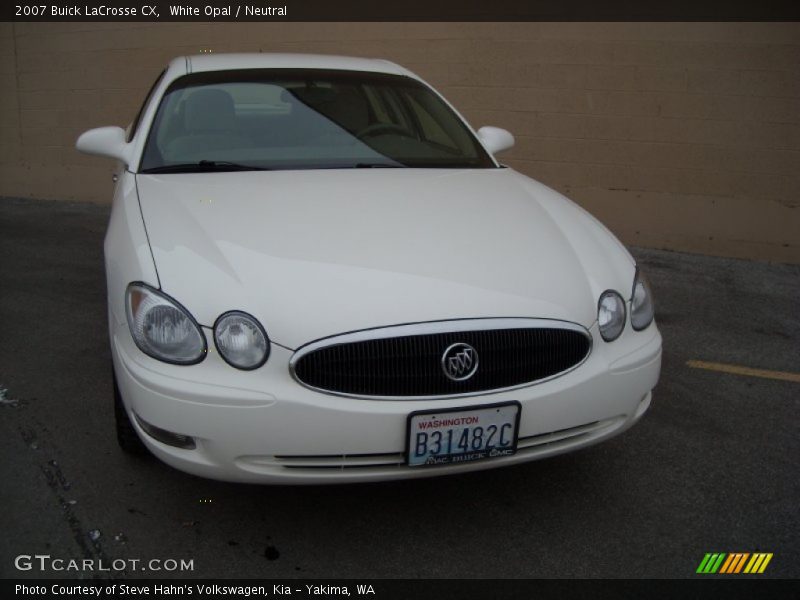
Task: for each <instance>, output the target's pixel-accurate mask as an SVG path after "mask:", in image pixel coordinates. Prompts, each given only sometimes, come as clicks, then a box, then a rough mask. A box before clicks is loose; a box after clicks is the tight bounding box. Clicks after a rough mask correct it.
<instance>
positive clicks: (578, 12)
mask: <svg viewBox="0 0 800 600" xmlns="http://www.w3.org/2000/svg"><path fill="white" fill-rule="evenodd" d="M100 6H104V7H105V9H104V10H103V11H102V14H98V13H94V14H91V13H92V9H93V8H99V7H100ZM171 6H172V7H179V6H180V7H189V8H190V9H191V10H190V11H183V12H181V14H174V13H172V11H171V10H170V7H171ZM25 7H27V8H25ZM34 7H44V10H41V9H40V8H34ZM145 7H153V8H154V10H150V9H146V8H145ZM247 7H255V8H258V9H261V11H260V12H259V13H258V14H255V12H254V11H253V10H252V8H251V10H250V11H248V10H247ZM265 8H266V9H269V8H271V9H273V10H271V11H270V10H266V11H265V10H264V9H265ZM54 9H56V10H54ZM214 9H218V10H217V11H215V10H214ZM223 9H226V10H225V12H221V11H222V10H223ZM278 9H285V10H284V14H281V12H280V10H278ZM34 12H35V13H36V14H33V13H34ZM42 13H43V14H42ZM156 15H157V16H156ZM0 21H11V22H14V21H20V22H22V21H25V22H38V21H46V22H58V21H88V22H91V21H95V22H97V21H136V22H150V21H152V22H159V21H166V22H169V21H173V22H174V21H183V22H194V21H196V22H215V21H220V22H235V21H242V22H269V21H330V22H334V21H339V22H346V21H356V22H358V21H440V22H443V21H472V22H478V21H505V22H520V21H522V22H524V21H800V2H798V0H727V1H723V0H659V1H651V0H384V1H379V0H238V1H237V0H230V1H227V2H226V1H225V0H89V1H88V2H87V1H86V0H41V1H39V0H12V1H11V2H9V3H6V2H3V3H2V8H0Z"/></svg>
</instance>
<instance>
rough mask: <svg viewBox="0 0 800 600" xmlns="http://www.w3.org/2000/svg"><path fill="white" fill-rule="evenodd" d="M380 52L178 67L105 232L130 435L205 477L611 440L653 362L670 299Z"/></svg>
mask: <svg viewBox="0 0 800 600" xmlns="http://www.w3.org/2000/svg"><path fill="white" fill-rule="evenodd" d="M513 143H514V138H513V137H512V135H511V134H510V133H508V132H507V131H505V130H502V129H498V128H494V127H483V128H481V129H479V130H478V131H477V132H474V131H473V130H472V129H471V128H470V126H469V125H468V124H467V123H466V122H465V121H464V119H463V118H462V117H461V116H460V115H459V114H458V113H457V112H456V110H455V109H454V108H453V107H452V106H451V105H450V104H448V103H447V101H446V100H444V98H442V96H440V95H439V94H438V93H437V92H436V91H435V90H433V89H432V88H431V87H430V86H428V85H427V84H426V83H425V82H423V81H422V80H421V79H420V78H419V77H417V76H416V75H414V74H413V73H411V72H409V71H407V70H406V69H404V68H403V67H400V66H398V65H396V64H393V63H390V62H387V61H383V60H368V59H361V58H343V57H335V56H313V55H291V54H227V55H225V54H221V55H215V54H204V55H200V56H191V57H182V58H178V59H175V60H173V61H172V62H171V63H170V64H169V66H168V67H167V68H166V70H165V71H164V72H163V73H162V74H161V76H160V77H159V78H158V80H157V81H156V83H155V84H154V86H153V88H152V90H151V92H150V94H149V95H148V97H147V99H146V100H145V102H144V104H143V106H142V108H141V110H140V112H139V114H138V116H137V117H136V119H135V120H134V122H133V123H132V124H131V126H130V127H129V129H128V130H127V132H126V131H124V130H122V129H121V128H119V127H102V128H99V129H92V130H90V131H87V132H86V133H84V134H83V135H81V136H80V138H79V139H78V141H77V147H78V149H79V150H81V151H83V152H87V153H90V154H97V155H101V156H107V157H113V158H115V159H118V160H119V161H120V163H121V167H120V169H119V171H118V173H117V175H116V177H117V184H116V188H115V193H114V201H113V207H112V212H111V219H110V222H109V226H108V231H107V233H106V238H105V261H106V276H107V285H108V321H109V328H110V338H111V349H112V356H113V373H114V402H115V409H116V428H117V437H118V440H119V443H120V445H121V446H122V448H123V449H124V450H126V451H130V452H138V453H142V452H147V451H149V452H150V453H152V454H154V455H156V456H157V457H158V458H160V459H161V460H163V461H164V462H166V463H168V464H170V465H172V466H174V467H176V468H178V469H181V470H184V471H187V472H190V473H194V474H196V475H200V476H204V477H210V478H214V479H222V480H229V481H250V482H264V483H334V482H355V481H369V480H387V479H400V478H407V477H425V476H433V475H443V474H451V473H460V472H465V471H470V470H475V469H485V468H490V467H499V466H503V465H512V464H517V463H520V462H523V461H528V460H532V459H536V458H542V457H546V456H551V455H554V454H558V453H562V452H566V451H569V450H574V449H577V448H582V447H584V446H587V445H589V444H593V443H595V442H599V441H601V440H604V439H607V438H609V437H611V436H613V435H616V434H618V433H620V432H622V431H624V430H625V429H627V428H628V427H630V426H631V425H632V424H633V423H635V422H636V421H637V420H638V419H639V418H640V417H641V416H642V415H643V414H644V412H645V411H646V410H647V408H648V407H649V405H650V400H651V390H652V389H653V387H654V386H655V385H656V382H657V381H658V376H659V371H660V367H661V336H660V334H659V332H658V329H657V328H656V325H655V323H654V321H653V299H652V295H651V292H650V289H649V287H648V284H647V282H646V280H645V278H644V275H643V274H642V272H641V271H640V270H639V269H638V268H637V265H636V263H635V261H634V259H633V258H632V257H631V255H630V254H629V253H628V251H627V250H626V249H625V247H624V246H623V245H622V244H621V243H620V242H619V241H617V239H616V238H614V236H612V235H611V233H609V232H608V231H607V230H606V229H605V228H604V227H603V226H602V225H601V224H600V223H598V222H597V221H596V220H595V219H594V218H593V217H591V216H590V215H589V214H588V213H586V212H585V211H584V210H582V209H581V208H579V207H578V206H577V205H576V204H574V203H573V202H571V201H570V200H568V199H566V198H565V197H563V196H561V195H560V194H558V193H557V192H555V191H553V190H551V189H549V188H547V187H546V186H544V185H542V184H540V183H538V182H536V181H534V180H532V179H529V178H528V177H525V176H523V175H521V174H520V173H517V172H515V171H513V170H512V169H510V168H506V167H504V166H502V165H500V164H499V163H498V162H497V161H496V159H495V158H494V154H496V153H498V152H500V151H502V150H505V149H507V148H510V147H511V146H512V145H513Z"/></svg>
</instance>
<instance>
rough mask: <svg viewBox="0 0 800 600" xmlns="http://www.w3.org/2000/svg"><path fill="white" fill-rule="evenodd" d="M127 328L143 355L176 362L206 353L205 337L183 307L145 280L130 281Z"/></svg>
mask: <svg viewBox="0 0 800 600" xmlns="http://www.w3.org/2000/svg"><path fill="white" fill-rule="evenodd" d="M125 306H126V309H127V310H126V313H127V316H128V327H129V328H130V330H131V335H132V336H133V341H134V342H136V345H137V346H138V347H139V350H141V351H142V352H144V353H145V354H147V355H149V356H152V357H153V358H157V359H158V360H163V361H164V362H168V363H174V364H179V365H193V364H195V363H199V362H200V361H201V360H203V359H204V358H205V356H206V350H207V346H206V337H205V336H204V335H203V332H202V330H201V329H200V326H199V325H198V324H197V322H196V321H195V320H194V318H192V315H190V314H189V311H187V310H186V309H185V308H183V307H182V306H181V305H180V304H179V303H178V302H177V301H175V300H173V299H172V298H170V297H169V296H167V295H166V294H164V293H162V292H160V291H158V290H156V289H154V288H151V287H150V286H149V285H147V284H144V283H131V284H130V285H129V286H128V289H127V291H126V294H125Z"/></svg>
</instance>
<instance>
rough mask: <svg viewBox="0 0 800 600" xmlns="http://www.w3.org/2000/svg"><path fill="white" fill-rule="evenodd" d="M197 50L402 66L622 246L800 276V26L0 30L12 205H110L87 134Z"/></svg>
mask: <svg viewBox="0 0 800 600" xmlns="http://www.w3.org/2000/svg"><path fill="white" fill-rule="evenodd" d="M201 49H211V50H213V51H214V52H232V51H264V52H269V51H291V52H321V53H336V54H346V55H355V56H370V57H382V58H388V59H390V60H394V61H396V62H399V63H401V64H403V65H405V66H407V67H409V68H410V69H412V70H414V71H416V72H417V73H418V74H419V75H421V76H422V77H423V78H425V79H427V80H428V81H429V82H430V83H431V84H433V85H434V86H436V87H437V88H438V89H440V90H441V91H442V92H443V93H444V94H445V95H446V96H447V97H448V98H449V99H450V100H451V101H452V102H453V103H454V104H455V105H456V107H457V108H458V109H459V110H460V111H461V112H462V113H463V114H464V115H465V116H466V118H467V119H468V120H469V121H470V123H471V124H472V125H473V126H474V127H475V128H478V127H480V126H481V125H486V124H492V125H497V126H500V127H505V128H507V129H509V130H510V131H512V132H513V133H514V134H515V136H516V138H517V145H516V147H515V148H514V149H513V150H512V151H510V152H508V153H506V154H504V155H502V158H503V161H504V162H506V163H507V164H509V165H510V166H512V167H514V168H515V169H518V170H520V171H522V172H524V173H526V174H527V175H530V176H532V177H534V178H536V179H539V180H541V181H543V182H544V183H546V184H548V185H550V186H552V187H554V188H556V189H558V190H559V191H562V192H564V193H565V194H567V195H568V196H570V197H571V198H573V199H574V200H575V201H577V202H578V203H580V204H581V205H583V206H584V207H586V208H587V209H588V210H590V211H591V212H592V213H594V214H595V215H596V216H597V217H599V218H600V219H601V220H602V221H604V222H605V223H606V224H607V225H608V226H609V227H610V228H611V229H612V230H613V231H614V232H615V233H617V234H618V235H619V236H620V237H621V238H622V239H623V241H625V242H626V243H631V244H637V245H642V246H651V247H659V248H669V249H676V250H686V251H691V252H700V253H706V254H715V255H723V256H734V257H744V258H756V259H768V260H774V261H781V262H795V263H800V207H799V206H800V24H798V23H265V24H261V23H197V24H190V23H127V24H125V23H99V24H97V23H91V24H85V23H60V24H56V23H15V24H10V23H3V24H0V90H1V91H0V195H2V196H23V197H37V198H55V199H63V200H86V201H94V202H108V200H109V197H110V192H111V181H110V174H111V169H112V165H111V164H110V162H109V161H104V160H102V159H97V158H91V157H86V156H82V155H80V154H78V153H77V152H76V151H75V150H74V141H75V139H76V137H77V136H78V134H79V133H80V132H82V131H83V130H85V129H88V128H90V127H94V126H99V125H109V124H118V125H122V126H125V125H127V124H128V123H129V122H130V121H131V119H132V118H133V116H134V115H135V113H136V110H137V109H138V106H139V104H140V102H141V101H142V98H143V97H144V95H145V93H146V91H147V89H148V87H149V86H150V84H151V83H152V81H153V79H154V78H155V77H156V75H157V74H158V73H159V72H160V69H161V68H162V67H163V65H164V64H165V63H166V62H167V61H168V60H169V59H170V58H172V57H174V56H176V55H181V54H187V53H189V54H194V53H197V52H198V51H200V50H201ZM487 201H491V199H487Z"/></svg>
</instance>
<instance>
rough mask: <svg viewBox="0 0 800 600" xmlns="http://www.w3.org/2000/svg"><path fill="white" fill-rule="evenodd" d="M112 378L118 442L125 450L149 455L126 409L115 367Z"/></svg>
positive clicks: (136, 454)
mask: <svg viewBox="0 0 800 600" xmlns="http://www.w3.org/2000/svg"><path fill="white" fill-rule="evenodd" d="M111 378H112V380H113V382H114V419H115V421H116V425H117V443H118V444H119V447H120V448H122V451H123V452H126V453H128V454H132V455H135V456H147V455H149V454H150V451H149V450H148V449H147V446H145V445H144V443H142V440H141V438H139V434H138V433H137V431H136V429H135V428H134V427H133V423H131V419H130V417H129V416H128V411H126V410H125V405H124V404H123V403H122V396H121V395H120V393H119V386H118V385H117V375H116V373H114V368H113V367H112V368H111Z"/></svg>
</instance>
